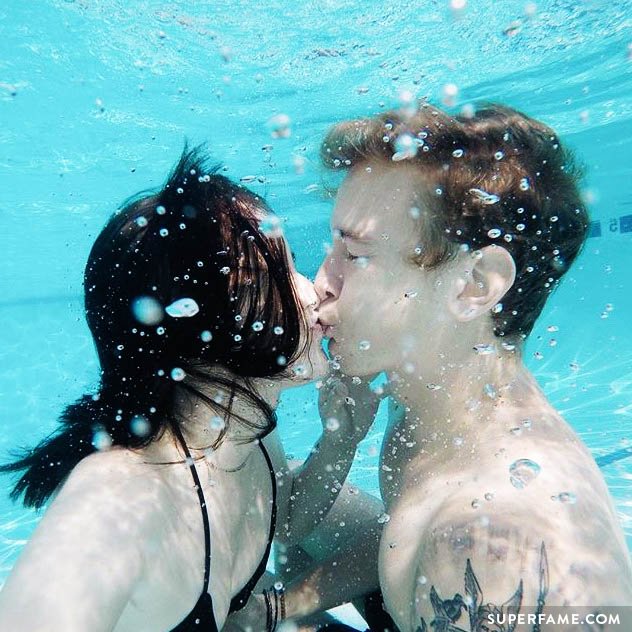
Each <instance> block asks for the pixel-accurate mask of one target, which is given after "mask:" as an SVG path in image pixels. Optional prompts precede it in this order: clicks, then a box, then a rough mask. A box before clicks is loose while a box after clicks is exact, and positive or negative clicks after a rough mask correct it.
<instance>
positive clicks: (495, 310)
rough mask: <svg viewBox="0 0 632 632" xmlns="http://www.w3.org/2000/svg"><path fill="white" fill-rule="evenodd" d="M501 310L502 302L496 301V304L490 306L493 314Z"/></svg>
mask: <svg viewBox="0 0 632 632" xmlns="http://www.w3.org/2000/svg"><path fill="white" fill-rule="evenodd" d="M502 311H503V304H502V303H496V305H494V307H492V312H493V313H494V314H500V312H502Z"/></svg>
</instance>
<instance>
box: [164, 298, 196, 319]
mask: <svg viewBox="0 0 632 632" xmlns="http://www.w3.org/2000/svg"><path fill="white" fill-rule="evenodd" d="M199 311H200V307H199V305H198V304H197V302H196V301H195V300H194V299H192V298H179V299H178V300H177V301H174V302H173V303H171V305H168V306H167V307H165V312H167V314H169V316H171V318H191V317H192V316H195V315H196V314H197V313H198V312H199Z"/></svg>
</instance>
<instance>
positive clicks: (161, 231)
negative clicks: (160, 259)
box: [160, 228, 169, 237]
mask: <svg viewBox="0 0 632 632" xmlns="http://www.w3.org/2000/svg"><path fill="white" fill-rule="evenodd" d="M168 234H169V231H168V230H167V229H166V228H161V229H160V236H161V237H166V236H167V235H168Z"/></svg>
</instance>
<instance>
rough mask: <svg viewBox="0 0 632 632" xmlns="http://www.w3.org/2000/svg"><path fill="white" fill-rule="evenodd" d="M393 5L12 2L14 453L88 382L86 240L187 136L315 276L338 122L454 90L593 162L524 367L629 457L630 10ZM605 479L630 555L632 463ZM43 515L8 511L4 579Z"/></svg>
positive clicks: (606, 443) (3, 316)
mask: <svg viewBox="0 0 632 632" xmlns="http://www.w3.org/2000/svg"><path fill="white" fill-rule="evenodd" d="M388 4H389V3H380V2H369V1H364V2H359V1H357V0H356V1H354V2H349V1H345V0H338V1H336V2H333V1H331V2H327V1H325V2H304V3H292V2H289V1H288V2H281V1H279V0H262V1H261V2H258V3H256V5H255V3H251V2H246V1H245V0H244V1H235V0H226V1H224V2H222V3H210V2H196V3H190V2H189V3H185V2H157V1H155V2H153V1H152V2H148V1H146V0H141V1H138V2H134V3H131V2H128V1H127V2H122V1H113V0H103V1H98V0H75V2H66V1H61V0H59V1H54V0H40V1H39V2H37V3H21V2H17V0H11V1H10V2H6V3H3V5H2V7H0V121H1V125H0V148H1V149H0V151H1V154H0V253H1V254H0V257H1V258H2V270H3V274H2V276H1V278H0V322H1V323H2V326H1V327H0V453H1V454H2V455H6V451H7V450H8V449H9V448H11V447H13V446H15V445H16V444H17V443H25V444H32V443H33V442H35V441H37V440H39V439H40V438H41V437H42V436H43V435H44V434H46V433H48V432H50V431H51V430H53V429H54V427H55V419H56V416H57V415H58V414H59V412H60V411H61V409H62V407H63V406H64V404H66V403H67V402H69V401H71V400H72V399H74V398H75V397H77V396H79V395H80V394H81V393H83V392H84V391H85V390H86V389H89V388H90V387H91V386H93V385H94V384H95V382H96V377H97V365H96V361H95V355H94V352H93V349H92V344H91V341H90V339H89V336H88V331H87V328H86V325H85V323H84V321H83V316H82V309H81V298H80V297H81V278H82V271H83V266H84V263H85V259H86V257H87V254H88V251H89V248H90V246H91V243H92V241H93V239H94V237H95V236H96V234H97V232H98V231H99V229H100V228H101V226H102V225H103V223H104V222H105V220H106V218H107V217H108V216H109V214H110V213H111V212H113V211H114V210H115V209H116V206H117V204H118V203H120V202H121V201H122V200H123V199H124V198H125V197H127V196H128V195H130V194H132V193H134V192H136V191H138V190H139V189H143V188H146V187H148V186H155V185H158V184H159V183H160V182H161V181H162V180H163V178H164V176H165V174H166V172H167V171H168V169H169V167H170V166H171V165H172V163H173V162H174V160H175V158H176V157H177V156H178V154H179V152H180V150H181V148H182V145H183V141H184V138H185V137H188V138H189V139H190V140H191V141H193V142H198V141H202V140H207V141H209V143H210V147H211V148H212V151H213V153H214V154H215V156H217V158H218V160H221V161H223V162H224V164H225V165H226V166H227V168H228V175H230V176H232V177H234V178H241V177H245V176H256V178H255V179H254V180H253V181H252V182H251V184H250V185H249V186H251V187H252V188H253V189H255V190H257V191H258V192H260V193H261V194H263V195H265V196H266V197H267V198H268V200H269V201H270V203H271V205H272V206H273V207H274V208H275V210H276V211H277V212H278V213H279V214H280V215H281V216H283V217H285V218H286V223H285V226H286V232H287V235H288V238H289V240H290V241H291V243H292V246H293V248H294V250H295V251H296V253H297V257H298V265H299V267H300V268H301V269H302V270H303V271H304V272H305V273H307V274H308V275H313V274H314V273H315V271H316V269H317V267H318V264H319V262H320V259H321V257H322V254H323V243H324V242H326V241H327V240H328V238H329V236H328V228H327V221H328V213H329V211H330V202H328V201H326V200H325V199H323V197H322V196H321V195H320V194H319V192H318V190H314V189H317V187H315V186H313V185H319V184H320V183H321V180H322V177H323V174H322V173H321V171H320V170H319V168H318V163H317V148H318V144H319V141H320V139H321V137H322V135H323V133H324V132H325V130H326V129H327V127H328V125H329V124H331V123H333V122H334V121H337V120H339V119H341V118H346V117H350V116H357V115H362V114H370V113H373V112H376V111H378V110H380V109H381V108H382V107H385V106H393V105H396V104H397V100H398V94H399V93H400V92H401V91H402V90H404V89H409V90H412V91H413V92H415V93H416V94H418V95H420V96H421V95H427V96H428V97H429V98H430V99H432V100H433V101H435V102H441V101H442V99H443V98H444V97H445V89H444V87H445V86H446V85H447V84H454V85H456V86H457V87H458V95H457V96H456V103H455V107H456V109H457V110H458V108H460V107H461V106H462V105H464V104H467V103H470V102H472V101H474V100H495V101H502V102H506V103H509V104H510V105H513V106H514V107H518V108H520V109H523V110H525V111H526V112H528V113H529V114H531V115H533V116H535V117H537V118H541V119H543V120H544V121H546V122H547V123H549V124H551V125H552V126H554V127H555V128H556V129H557V130H558V131H559V132H560V133H561V134H562V136H563V138H565V139H566V141H567V143H569V144H570V145H571V146H573V147H574V148H576V150H577V152H578V154H579V155H580V156H581V157H582V158H583V159H584V161H585V162H586V164H587V167H588V177H587V182H586V191H585V194H586V196H587V198H588V199H589V200H590V208H591V213H592V216H593V220H594V224H593V231H592V235H593V236H592V237H591V238H590V239H589V240H588V243H587V246H586V249H585V251H584V253H583V254H582V256H581V258H580V260H579V261H578V262H577V264H576V265H575V267H574V268H573V269H572V270H571V271H570V273H569V274H568V276H567V278H566V281H565V282H564V283H563V284H562V287H561V288H560V289H559V291H558V292H557V293H556V294H555V295H554V296H553V298H552V299H551V301H550V302H549V304H548V306H547V308H546V310H545V312H544V314H543V315H542V317H541V318H540V320H539V322H538V324H537V326H536V329H535V331H534V333H533V335H532V337H531V339H530V342H529V345H528V347H527V354H526V356H527V361H528V364H529V366H530V367H531V369H532V370H533V371H534V372H535V374H536V375H537V377H538V379H539V381H540V383H541V384H542V386H543V387H544V389H545V391H546V392H547V394H548V395H549V396H550V398H551V400H552V402H553V403H554V404H555V405H556V407H557V408H558V409H559V410H560V411H561V412H562V413H563V414H564V415H565V417H566V418H567V420H568V421H569V422H570V423H571V424H572V425H573V427H574V428H575V429H576V430H577V432H578V433H579V434H580V436H581V437H582V438H583V440H584V441H585V442H586V444H587V445H588V446H589V448H590V449H591V450H592V451H593V453H594V454H595V456H596V457H600V456H601V457H603V456H604V455H610V454H613V453H616V452H617V451H620V450H624V449H625V448H626V447H628V446H632V404H631V402H632V338H631V336H630V333H629V323H630V316H631V314H632V309H631V308H632V298H631V297H630V289H631V285H630V281H629V278H628V277H629V270H630V264H631V263H632V260H631V256H630V253H631V249H630V245H631V244H632V232H631V229H632V195H631V192H630V187H629V183H630V181H631V180H632V160H630V150H629V147H630V146H632V145H631V143H632V99H631V96H632V61H631V57H632V49H631V48H630V42H631V41H632V38H631V36H630V26H631V25H632V20H631V19H630V16H632V2H630V1H622V2H606V1H601V0H600V1H589V0H585V1H583V2H580V1H570V0H549V1H544V0H542V1H540V2H538V3H537V6H535V5H532V4H529V3H525V2H524V1H514V0H504V1H503V2H502V3H499V2H491V0H479V1H478V2H475V1H474V0H470V1H469V2H468V3H466V6H465V7H464V8H463V9H461V10H454V9H451V8H450V3H449V2H448V1H444V0H436V1H432V0H427V1H425V2H419V3H415V6H414V7H410V6H408V7H404V6H403V4H404V3H401V4H402V6H398V7H393V6H388ZM220 5H221V6H220ZM278 114H286V115H287V116H288V117H289V118H290V121H291V123H290V130H291V135H290V136H289V137H288V138H277V139H274V138H272V137H271V133H270V128H269V126H268V125H267V121H268V120H269V119H270V118H271V117H273V116H275V115H278ZM266 145H272V149H266V150H263V149H262V148H263V147H264V146H266ZM551 327H557V328H558V329H557V331H549V329H550V328H551ZM552 339H555V341H556V343H557V344H556V345H555V346H551V345H552V343H551V340H552ZM280 427H281V432H282V435H283V439H284V442H285V443H286V446H287V451H288V452H289V453H290V454H292V455H293V456H296V457H302V456H305V454H306V453H307V451H308V449H309V448H310V447H311V445H312V443H313V441H314V440H315V439H316V437H317V436H318V433H319V428H320V423H319V421H318V415H317V411H316V408H315V398H314V391H313V389H311V388H307V389H302V390H300V391H294V392H292V393H289V394H288V396H287V397H285V398H284V400H283V403H282V407H281V420H280ZM383 429H384V415H383V414H381V415H380V418H379V419H378V422H377V423H376V426H375V428H374V429H373V430H372V432H371V433H370V435H369V437H368V438H367V439H366V440H365V442H364V443H363V444H362V445H361V446H360V449H359V453H358V459H357V462H356V463H355V465H354V469H353V471H352V479H353V481H354V482H355V483H356V484H358V485H360V486H361V487H363V488H365V489H368V490H369V491H373V492H376V491H377V449H376V448H377V447H378V446H379V443H380V438H381V433H382V432H383ZM607 461H608V459H606V462H607ZM603 473H604V476H605V477H606V480H607V482H608V485H609V487H610V490H611V492H612V495H613V497H614V499H615V502H616V506H617V510H618V514H619V517H620V519H621V523H622V525H623V527H624V529H625V532H626V536H627V538H628V542H629V544H630V546H631V547H632V494H631V493H630V489H631V481H632V458H628V459H621V460H617V461H614V462H611V463H609V464H604V466H603ZM5 480H6V483H5V485H8V480H7V479H5ZM36 520H37V516H35V515H34V514H32V513H31V512H26V511H24V510H22V509H20V508H19V507H15V506H12V505H11V504H10V503H9V501H8V499H7V498H6V494H5V495H2V497H0V583H1V582H2V581H3V580H4V578H5V577H6V575H7V573H8V571H9V570H10V568H11V566H12V565H13V563H14V562H15V559H16V556H17V555H18V553H19V551H20V549H21V547H22V546H23V544H24V541H25V540H26V539H27V538H28V535H29V533H30V532H31V531H32V529H33V527H34V525H35V523H36Z"/></svg>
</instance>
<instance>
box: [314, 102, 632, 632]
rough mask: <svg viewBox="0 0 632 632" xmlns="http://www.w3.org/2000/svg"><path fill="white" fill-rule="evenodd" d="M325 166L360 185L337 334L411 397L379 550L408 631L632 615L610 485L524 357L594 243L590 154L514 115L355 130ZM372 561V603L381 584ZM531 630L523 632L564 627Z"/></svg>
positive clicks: (324, 279)
mask: <svg viewBox="0 0 632 632" xmlns="http://www.w3.org/2000/svg"><path fill="white" fill-rule="evenodd" d="M322 157H323V161H324V163H325V164H326V165H327V166H328V167H331V168H333V169H338V170H340V169H344V170H346V171H347V174H346V178H345V180H344V182H343V184H342V186H341V187H340V189H339V191H338V194H337V199H336V205H335V209H334V212H333V217H332V222H331V223H332V231H333V238H334V243H333V248H332V250H331V252H330V253H329V254H328V255H327V257H326V259H325V261H324V262H323V264H322V266H321V269H320V271H319V273H318V276H317V280H316V288H317V292H318V294H319V296H320V298H321V304H320V307H319V313H320V322H321V324H322V325H323V326H324V327H325V335H326V336H327V337H328V338H329V351H330V353H331V355H332V356H335V357H336V360H337V362H338V363H339V364H340V367H341V370H342V372H343V373H344V374H345V375H346V376H349V377H350V378H351V377H355V378H356V380H355V382H356V383H357V378H361V379H362V378H366V376H369V375H371V374H374V373H376V372H379V371H386V372H387V374H388V376H389V381H390V384H391V388H392V392H393V396H394V400H395V402H396V403H392V404H391V407H390V410H389V416H390V420H389V426H388V429H387V432H386V435H385V438H384V443H383V447H382V452H381V456H380V488H381V494H382V499H383V501H384V503H385V506H386V515H385V516H384V517H383V518H382V520H381V522H383V523H384V528H383V532H382V535H381V540H380V544H379V583H380V588H381V591H382V594H383V598H384V603H385V606H386V609H387V611H388V613H389V614H390V616H391V617H392V619H393V620H394V624H395V625H396V626H397V628H398V629H399V630H401V632H409V631H415V630H422V631H425V630H428V631H429V630H435V631H439V630H442V631H457V630H484V629H489V630H511V629H513V628H512V627H511V625H508V624H506V618H505V619H503V617H507V615H517V614H523V615H526V614H530V615H532V617H533V616H535V617H538V616H539V617H540V618H539V619H537V621H540V622H541V621H542V618H541V617H542V616H543V615H544V614H545V613H547V612H551V611H552V610H551V608H552V607H556V606H573V607H585V608H586V609H587V610H586V612H589V613H594V612H595V611H599V610H601V611H603V610H604V609H605V608H607V607H608V606H624V605H629V604H632V565H631V563H630V556H629V553H628V550H627V547H626V543H625V540H624V537H623V534H622V531H621V529H620V527H619V524H618V521H617V516H616V513H615V511H614V508H613V505H612V502H611V500H610V497H609V495H608V491H607V488H606V485H605V482H604V480H603V477H602V476H601V474H600V472H599V470H598V468H597V466H596V464H595V462H594V460H593V458H592V457H591V455H590V453H589V452H588V450H587V449H586V447H585V446H584V445H583V444H582V443H581V441H580V440H579V438H578V437H577V436H576V434H575V433H574V432H573V430H572V429H571V428H570V426H569V425H568V424H567V423H566V422H565V421H564V420H563V419H562V418H561V417H560V415H559V414H558V413H557V411H555V410H554V408H553V407H552V406H551V405H550V403H549V402H548V401H547V400H546V397H545V396H544V394H543V393H542V391H541V390H540V388H539V387H538V384H537V382H536V380H535V379H534V377H533V376H532V375H531V373H530V372H529V371H528V369H527V368H526V367H525V365H524V363H523V359H522V348H523V345H524V341H525V339H526V338H527V336H528V335H529V333H530V332H531V330H532V327H533V325H534V322H535V321H536V319H537V317H538V315H539V314H540V312H541V310H542V308H543V306H544V304H545V302H546V300H547V298H548V296H549V295H550V294H551V292H552V291H553V290H554V289H555V287H556V286H557V284H558V283H559V281H560V279H561V278H562V276H563V275H564V273H565V272H566V271H567V270H568V268H569V266H570V265H571V264H572V262H573V260H574V259H575V257H576V256H577V254H578V253H579V251H580V250H581V247H582V245H583V243H584V241H585V238H586V232H587V227H588V216H587V213H586V210H585V208H584V205H583V202H582V200H581V197H580V195H579V192H578V188H577V185H578V173H577V170H576V169H575V168H574V166H573V162H572V157H571V155H570V154H569V153H568V152H567V151H566V150H565V149H564V148H563V147H562V145H561V144H560V141H559V139H558V137H557V136H556V134H555V132H554V131H553V130H551V129H550V128H548V127H547V126H545V125H543V124H542V123H539V122H537V121H534V120H533V119H530V118H528V117H526V116H524V115H523V114H521V113H519V112H516V111H515V110H512V109H509V108H505V107H498V106H493V107H488V108H486V109H482V110H479V111H478V112H476V113H475V114H473V115H472V116H470V117H469V118H468V117H465V116H461V117H451V116H449V115H447V114H445V113H444V112H442V111H440V110H438V109H436V108H434V107H431V106H428V105H424V106H423V107H422V108H421V109H420V110H419V111H418V112H416V113H414V114H412V115H411V113H410V112H398V111H392V112H388V113H384V114H381V115H379V116H377V117H375V118H372V119H365V120H358V121H350V122H346V123H341V124H339V125H336V126H335V127H334V128H333V129H332V130H331V131H330V132H329V134H328V136H327V137H326V139H325V141H324V143H323V146H322ZM365 382H366V380H365ZM358 402H359V395H358V394H356V396H355V398H354V399H353V401H352V402H351V403H350V404H349V402H347V403H348V405H350V406H352V405H353V404H355V405H356V406H357V405H358ZM359 542H360V540H359V537H358V536H357V537H356V546H357V547H358V548H360V547H361V544H360V543H359ZM353 564H354V562H353V560H350V561H348V563H347V564H346V565H345V568H344V572H346V573H347V574H348V575H353V573H354V572H355V577H356V581H357V585H356V590H357V589H358V586H361V585H362V584H363V581H364V578H365V577H369V580H370V577H371V573H370V572H369V573H367V574H365V575H363V574H362V573H361V572H359V571H357V569H353ZM339 567H340V566H339ZM312 580H313V577H312ZM369 580H367V582H366V587H367V588H370V585H369V584H370V581H369ZM503 621H505V623H503ZM524 621H527V619H524ZM528 621H530V622H531V623H528V624H527V625H526V626H525V627H524V628H521V627H518V628H516V629H528V630H532V629H533V630H538V629H541V627H543V629H548V628H546V626H541V627H538V625H539V624H538V623H537V622H536V623H533V621H534V619H529V620H528ZM549 622H550V620H549ZM502 625H506V627H502ZM485 626H487V627H485ZM555 629H556V630H567V629H568V630H570V629H578V628H577V627H574V626H573V625H572V624H568V626H566V625H564V624H560V625H558V626H556V627H555ZM586 629H593V628H586ZM594 629H597V628H596V627H595V628H594ZM612 629H619V628H614V627H613V628H612ZM621 629H625V628H621Z"/></svg>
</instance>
